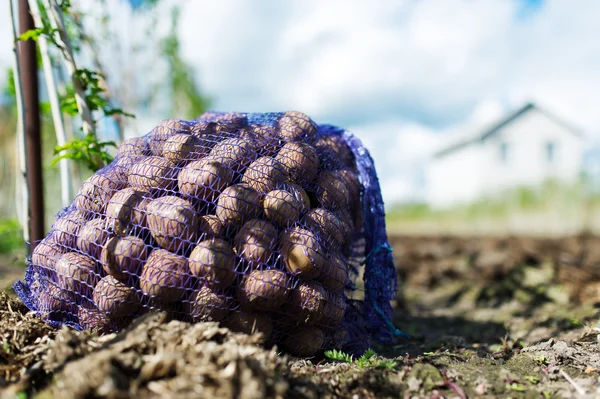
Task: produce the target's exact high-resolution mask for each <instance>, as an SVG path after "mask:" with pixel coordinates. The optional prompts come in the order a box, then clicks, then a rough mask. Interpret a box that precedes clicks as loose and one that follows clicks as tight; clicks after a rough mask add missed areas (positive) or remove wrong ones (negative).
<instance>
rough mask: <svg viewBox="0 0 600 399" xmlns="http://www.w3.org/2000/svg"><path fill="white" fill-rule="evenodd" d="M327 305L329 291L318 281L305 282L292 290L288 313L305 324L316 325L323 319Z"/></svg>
mask: <svg viewBox="0 0 600 399" xmlns="http://www.w3.org/2000/svg"><path fill="white" fill-rule="evenodd" d="M326 303H327V291H326V290H325V288H324V287H323V286H322V285H321V284H319V283H317V282H316V281H303V282H301V283H300V284H298V286H297V287H296V288H294V289H293V290H292V293H291V295H290V307H289V310H288V311H287V314H288V315H291V316H292V317H294V318H295V319H298V320H300V321H302V322H303V323H305V324H314V323H316V322H317V321H319V320H320V319H321V317H322V313H323V310H324V308H325V304H326Z"/></svg>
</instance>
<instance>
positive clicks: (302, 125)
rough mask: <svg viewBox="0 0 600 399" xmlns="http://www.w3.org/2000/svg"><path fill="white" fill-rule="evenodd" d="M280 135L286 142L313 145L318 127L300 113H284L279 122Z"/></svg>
mask: <svg viewBox="0 0 600 399" xmlns="http://www.w3.org/2000/svg"><path fill="white" fill-rule="evenodd" d="M277 127H278V128H279V135H280V137H281V138H282V139H284V140H285V141H304V142H307V143H312V142H313V141H314V140H315V138H316V137H317V126H316V125H315V123H314V122H313V121H312V120H311V119H310V118H309V117H308V115H306V114H303V113H302V112H298V111H287V112H284V114H283V116H282V117H281V118H279V121H278V122H277Z"/></svg>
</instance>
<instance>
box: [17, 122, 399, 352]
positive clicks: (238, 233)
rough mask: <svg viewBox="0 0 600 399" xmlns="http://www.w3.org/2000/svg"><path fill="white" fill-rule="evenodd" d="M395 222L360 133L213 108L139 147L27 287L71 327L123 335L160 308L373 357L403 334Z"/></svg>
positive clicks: (42, 259) (53, 236)
mask: <svg viewBox="0 0 600 399" xmlns="http://www.w3.org/2000/svg"><path fill="white" fill-rule="evenodd" d="M317 165H318V167H317ZM385 229H386V227H385V212H384V207H383V201H382V198H381V191H380V187H379V182H378V179H377V173H376V170H375V167H374V164H373V160H372V158H371V156H370V155H369V153H368V151H367V150H366V148H365V147H364V146H363V145H362V144H361V142H360V140H358V138H356V137H355V136H354V135H353V134H352V133H350V132H347V131H345V130H343V129H340V128H337V127H335V126H331V125H320V126H318V125H316V124H314V122H312V121H311V120H310V119H309V118H308V117H307V116H306V115H304V114H300V113H294V112H291V113H264V114H254V113H219V112H210V113H206V114H203V115H202V116H201V117H199V118H198V119H196V120H194V121H163V122H161V124H160V125H159V126H157V127H156V128H155V129H153V130H152V131H151V132H150V133H148V134H147V135H145V136H143V137H140V138H136V139H131V140H128V141H127V142H126V143H124V144H123V145H122V146H121V148H120V150H119V154H118V155H117V157H116V159H115V160H114V161H113V162H112V163H111V164H110V165H108V166H107V167H105V168H103V169H102V170H100V171H98V172H97V173H96V174H95V175H93V176H92V177H90V178H89V179H88V180H87V181H86V182H84V183H83V185H82V187H81V190H80V193H79V194H78V196H77V197H76V198H75V200H74V202H73V204H72V205H71V206H69V207H68V208H65V209H64V210H62V211H61V212H59V214H57V219H56V222H55V223H54V225H53V227H52V229H51V231H50V233H49V234H48V236H47V237H46V238H45V239H44V240H42V242H41V243H39V245H38V247H37V248H36V250H35V251H34V253H33V254H32V256H31V257H30V258H29V259H28V260H27V263H28V268H27V271H26V275H25V279H24V281H23V282H21V281H19V282H16V283H15V285H14V289H15V292H16V293H17V295H19V297H20V298H21V299H22V300H23V302H24V303H25V305H26V306H27V307H28V308H29V309H31V310H32V311H34V312H36V313H37V314H38V315H39V316H40V317H41V318H42V319H44V320H45V321H47V322H48V323H49V324H51V325H53V326H56V327H59V326H61V325H68V326H70V327H72V328H75V329H78V330H81V329H86V328H100V329H101V330H103V331H117V330H119V329H121V328H123V327H124V326H126V325H127V324H128V323H129V322H130V321H131V320H132V319H133V318H134V317H136V316H138V315H140V314H143V313H145V312H147V311H149V310H154V309H158V310H165V311H168V312H170V313H171V314H172V315H174V316H175V317H178V318H181V319H183V320H189V321H198V320H214V321H221V322H223V323H224V324H225V325H227V326H228V327H230V328H234V329H237V330H239V331H242V332H253V331H260V332H262V333H263V334H264V335H265V336H266V337H267V342H271V343H277V344H280V345H281V346H282V347H284V349H286V350H288V351H289V352H291V353H293V354H296V355H299V356H310V355H312V354H314V353H316V351H317V350H319V349H321V350H322V349H327V348H331V347H336V348H341V349H343V350H345V351H347V352H349V353H352V354H358V353H361V352H362V351H364V350H365V349H367V348H368V347H369V345H370V339H371V338H373V339H375V340H377V341H380V342H388V341H389V340H390V339H391V338H392V337H393V336H394V335H402V333H401V332H400V331H398V330H397V329H395V327H394V326H393V325H392V323H391V321H390V320H391V314H392V307H391V304H390V301H391V300H393V299H394V298H395V296H396V291H397V277H396V270H395V267H394V264H393V258H392V256H391V253H390V252H391V248H390V246H389V243H388V240H387V234H386V230H385ZM361 276H362V281H361V279H360V277H361ZM363 291H364V292H363ZM361 294H364V298H363V297H362V295H361Z"/></svg>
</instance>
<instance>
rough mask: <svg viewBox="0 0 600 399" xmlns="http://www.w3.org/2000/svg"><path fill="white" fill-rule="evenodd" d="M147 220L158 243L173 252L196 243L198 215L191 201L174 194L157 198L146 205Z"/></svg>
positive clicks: (181, 250)
mask: <svg viewBox="0 0 600 399" xmlns="http://www.w3.org/2000/svg"><path fill="white" fill-rule="evenodd" d="M146 212H147V216H146V222H147V224H148V228H149V229H150V233H151V234H152V237H154V239H155V240H156V242H157V243H158V245H160V246H161V247H163V248H164V249H167V250H169V251H172V252H184V251H185V250H186V249H187V248H189V247H190V246H192V245H193V244H194V241H195V240H196V238H197V237H196V233H197V228H198V216H197V214H196V211H195V210H194V208H193V207H192V205H191V204H190V203H189V201H186V200H184V199H182V198H179V197H175V196H172V195H169V196H165V197H160V198H156V199H154V200H152V201H150V203H149V204H148V205H147V206H146Z"/></svg>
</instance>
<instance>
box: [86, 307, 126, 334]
mask: <svg viewBox="0 0 600 399" xmlns="http://www.w3.org/2000/svg"><path fill="white" fill-rule="evenodd" d="M77 318H78V320H79V325H81V326H82V327H83V328H85V329H87V330H92V331H99V332H101V333H110V332H113V331H115V330H117V325H118V324H119V323H115V322H114V321H113V320H111V319H110V318H109V317H108V315H107V314H106V313H104V312H102V311H100V310H98V308H97V307H96V306H95V305H92V306H80V307H79V309H78V311H77Z"/></svg>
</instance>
